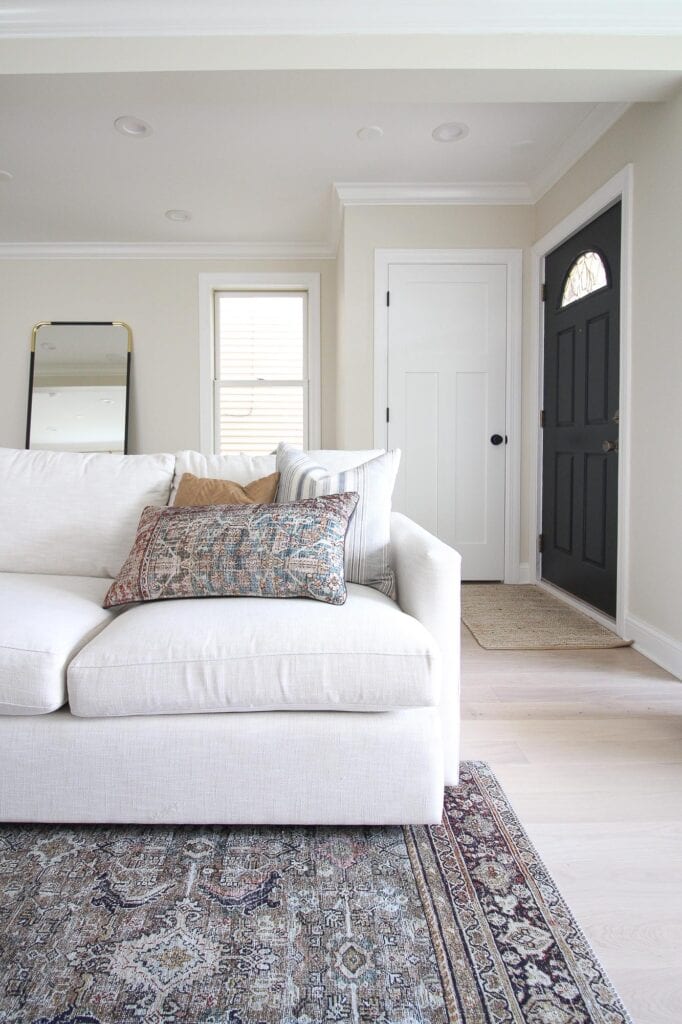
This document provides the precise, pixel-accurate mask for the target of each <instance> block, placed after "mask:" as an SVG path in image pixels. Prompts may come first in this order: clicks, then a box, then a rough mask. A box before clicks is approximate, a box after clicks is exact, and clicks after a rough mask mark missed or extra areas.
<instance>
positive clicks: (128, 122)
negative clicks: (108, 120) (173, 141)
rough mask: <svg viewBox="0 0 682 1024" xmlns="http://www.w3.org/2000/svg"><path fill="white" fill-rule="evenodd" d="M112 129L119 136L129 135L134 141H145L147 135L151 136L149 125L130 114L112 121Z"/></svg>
mask: <svg viewBox="0 0 682 1024" xmlns="http://www.w3.org/2000/svg"><path fill="white" fill-rule="evenodd" d="M114 128H115V129H116V131H117V132H120V133H121V135H130V136H132V138H134V139H145V138H146V137H147V136H148V135H151V134H152V127H151V125H149V124H147V122H146V121H143V120H142V119H141V118H139V117H133V116H132V115H130V114H124V115H123V117H117V118H116V120H115V121H114Z"/></svg>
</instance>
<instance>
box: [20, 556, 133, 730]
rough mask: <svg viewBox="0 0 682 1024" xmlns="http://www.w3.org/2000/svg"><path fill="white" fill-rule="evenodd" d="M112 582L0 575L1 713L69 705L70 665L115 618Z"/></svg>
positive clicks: (28, 712)
mask: <svg viewBox="0 0 682 1024" xmlns="http://www.w3.org/2000/svg"><path fill="white" fill-rule="evenodd" d="M110 582H111V581H110V580H106V579H93V578H90V577H84V576H42V575H38V574H35V573H27V574H24V573H0V714H2V715H44V714H47V713H48V712H50V711H54V710H55V709H56V708H59V707H61V706H62V704H64V703H65V702H66V666H67V664H68V663H69V661H70V660H71V658H72V657H73V656H74V654H76V652H77V651H79V650H80V648H81V647H82V646H83V644H85V643H87V641H88V640H91V639H92V637H93V636H94V635H95V634H96V633H99V631H100V630H101V629H103V627H104V626H106V624H107V623H108V622H110V621H111V620H112V619H113V618H114V614H115V613H114V612H111V611H105V610H104V609H103V608H102V601H103V599H104V595H105V594H106V592H107V588H108V587H109V584H110Z"/></svg>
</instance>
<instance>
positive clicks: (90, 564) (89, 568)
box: [0, 448, 175, 578]
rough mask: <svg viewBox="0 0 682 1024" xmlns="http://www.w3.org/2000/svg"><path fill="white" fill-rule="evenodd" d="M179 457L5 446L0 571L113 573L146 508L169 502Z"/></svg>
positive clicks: (1, 454) (0, 457)
mask: <svg viewBox="0 0 682 1024" xmlns="http://www.w3.org/2000/svg"><path fill="white" fill-rule="evenodd" d="M174 463H175V459H174V457H173V456H172V455H111V454H108V453H97V454H88V455H81V454H78V453H76V452H48V451H23V450H17V449H12V448H0V572H37V573H51V574H54V575H65V576H99V577H110V578H112V577H114V576H116V575H117V573H118V571H119V569H120V568H121V566H122V564H123V562H124V561H125V559H126V556H127V555H128V552H129V551H130V548H131V546H132V543H133V541H134V540H135V534H136V531H137V523H138V520H139V518H140V513H141V512H142V509H143V508H144V507H145V506H146V505H165V504H166V503H167V501H168V494H169V491H170V486H171V481H172V478H173V467H174Z"/></svg>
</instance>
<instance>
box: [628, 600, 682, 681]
mask: <svg viewBox="0 0 682 1024" xmlns="http://www.w3.org/2000/svg"><path fill="white" fill-rule="evenodd" d="M625 635H626V636H627V637H628V638H629V639H631V640H633V641H634V648H635V650H636V651H639V653H640V654H643V655H644V657H645V658H649V659H650V661H655V662H656V664H657V665H660V666H661V668H664V669H665V670H666V672H671V673H672V674H673V675H674V676H676V677H677V678H678V679H682V643H680V641H679V640H674V639H673V638H672V637H671V636H668V635H667V633H662V632H661V631H660V629H656V627H655V626H650V625H649V623H648V622H642V620H641V619H638V618H637V617H636V616H635V615H626V616H625Z"/></svg>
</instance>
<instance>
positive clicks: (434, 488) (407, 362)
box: [388, 263, 507, 580]
mask: <svg viewBox="0 0 682 1024" xmlns="http://www.w3.org/2000/svg"><path fill="white" fill-rule="evenodd" d="M388 280H389V293H390V304H389V307H388V408H389V422H388V444H389V447H391V448H401V449H402V453H403V454H402V460H401V467H400V473H399V476H398V481H397V484H396V491H395V497H394V508H395V509H396V510H397V511H399V512H404V513H405V515H408V516H409V517H410V518H411V519H414V520H415V521H416V522H418V523H420V524H421V525H422V526H423V527H424V528H425V529H427V530H429V531H430V532H431V533H434V534H436V536H438V537H440V538H441V539H442V540H444V541H445V542H446V543H447V544H450V545H452V547H454V548H456V549H457V550H458V551H459V552H460V553H461V555H462V576H463V578H464V579H468V580H501V579H503V578H504V522H505V461H506V459H505V422H506V417H505V389H506V349H507V323H506V317H507V268H506V266H498V265H489V264H488V265H484V264H482V265H480V266H478V265H472V264H469V263H467V264H466V265H460V264H420V265H406V264H394V265H391V266H390V267H389V277H388ZM494 435H498V437H499V438H500V439H501V441H500V443H497V444H495V443H493V442H494V441H495V440H497V438H495V437H494Z"/></svg>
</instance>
